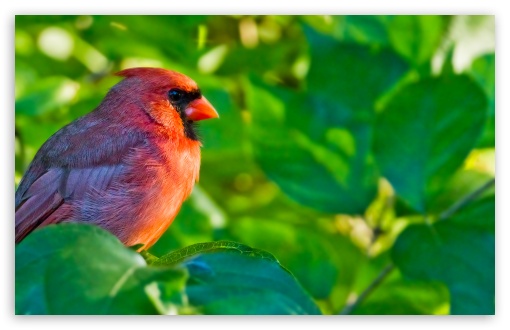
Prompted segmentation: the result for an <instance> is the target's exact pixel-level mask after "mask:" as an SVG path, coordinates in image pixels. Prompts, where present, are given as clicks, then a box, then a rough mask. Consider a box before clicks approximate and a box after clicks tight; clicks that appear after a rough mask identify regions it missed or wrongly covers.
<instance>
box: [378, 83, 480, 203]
mask: <svg viewBox="0 0 510 330" xmlns="http://www.w3.org/2000/svg"><path fill="white" fill-rule="evenodd" d="M485 116H486V99H485V96H484V94H483V92H482V91H481V89H480V88H479V87H478V86H477V85H476V84H475V83H474V82H473V81H472V80H471V79H469V78H468V77H467V76H448V77H440V78H429V79H426V80H423V81H420V82H417V83H414V84H411V85H408V86H405V87H404V88H402V89H401V90H400V91H399V92H398V93H397V94H396V95H394V97H393V98H392V99H391V100H390V101H389V103H388V104H387V106H386V108H385V110H384V111H382V112H381V113H379V114H378V118H377V122H376V127H375V134H374V152H375V156H376V160H377V163H378V165H379V167H380V169H381V171H382V174H383V175H384V176H385V177H386V178H387V179H388V180H389V181H390V183H391V184H392V186H393V187H394V188H395V190H396V192H397V194H398V195H399V196H400V197H401V198H402V199H403V200H405V201H406V202H407V203H408V204H409V205H410V206H411V207H413V208H414V209H416V210H417V211H420V212H425V211H426V210H428V208H429V201H430V199H431V198H432V197H433V196H434V195H435V194H437V193H438V192H440V191H441V189H442V188H443V186H444V182H445V181H446V180H447V179H448V177H449V176H450V175H452V174H453V173H454V172H455V170H456V169H457V168H458V167H459V166H460V165H461V164H462V162H463V161H464V158H465V157H466V156H467V155H468V153H469V151H470V150H471V149H472V148H473V147H474V146H475V144H476V142H477V140H478V138H479V136H480V134H481V131H482V128H483V122H484V120H485Z"/></svg>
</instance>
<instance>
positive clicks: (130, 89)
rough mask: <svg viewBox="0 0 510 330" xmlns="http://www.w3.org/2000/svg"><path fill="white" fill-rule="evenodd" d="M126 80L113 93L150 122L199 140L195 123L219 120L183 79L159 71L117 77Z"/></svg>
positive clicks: (140, 70)
mask: <svg viewBox="0 0 510 330" xmlns="http://www.w3.org/2000/svg"><path fill="white" fill-rule="evenodd" d="M116 75H117V76H121V77H124V78H125V79H124V80H123V81H122V82H120V83H119V84H117V85H116V86H115V87H114V88H113V89H112V91H114V92H115V93H116V94H117V95H118V94H119V92H120V93H121V95H123V96H124V97H127V98H129V100H130V103H135V104H136V105H138V106H139V107H141V108H142V109H143V111H145V112H146V113H147V115H148V116H150V117H151V118H152V120H154V121H156V122H157V123H158V124H160V125H162V126H165V127H167V128H169V129H171V130H175V129H177V130H179V131H180V132H183V133H184V134H185V136H186V137H187V138H190V139H192V140H198V137H197V135H196V132H195V130H194V125H193V124H194V122H195V121H199V120H204V119H209V118H218V117H219V116H218V113H217V112H216V110H215V109H214V107H213V106H212V105H211V103H209V101H208V100H207V99H206V98H205V97H204V96H203V95H202V93H201V91H200V89H199V88H198V86H197V84H196V83H195V82H194V81H193V80H191V79H190V78H189V77H187V76H186V75H184V74H182V73H179V72H175V71H171V70H165V69H161V68H131V69H126V70H122V71H120V72H117V73H116Z"/></svg>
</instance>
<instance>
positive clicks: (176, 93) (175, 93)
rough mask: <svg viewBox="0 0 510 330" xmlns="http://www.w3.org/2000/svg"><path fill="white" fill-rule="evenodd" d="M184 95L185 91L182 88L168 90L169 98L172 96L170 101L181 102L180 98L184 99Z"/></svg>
mask: <svg viewBox="0 0 510 330" xmlns="http://www.w3.org/2000/svg"><path fill="white" fill-rule="evenodd" d="M183 96H184V92H183V91H181V90H180V89H171V90H170V91H169V92H168V98H170V101H173V102H179V101H180V100H182V97H183Z"/></svg>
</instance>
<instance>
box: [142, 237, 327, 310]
mask: <svg viewBox="0 0 510 330" xmlns="http://www.w3.org/2000/svg"><path fill="white" fill-rule="evenodd" d="M176 263H179V264H180V265H181V266H184V267H186V268H187V270H188V272H189V279H188V282H187V286H186V293H187V295H188V298H189V303H190V305H191V306H193V307H195V308H198V310H199V311H201V312H202V313H204V314H320V311H319V309H318V308H317V306H316V305H315V304H314V302H313V300H312V299H311V298H310V297H309V296H308V294H307V293H306V292H305V291H304V290H303V289H302V288H301V286H300V285H299V283H298V282H297V281H296V279H295V278H294V276H292V274H290V273H289V272H288V271H287V270H286V269H285V268H283V267H282V266H281V265H280V263H279V262H278V261H277V260H276V259H275V258H274V257H273V256H272V255H271V254H270V253H268V252H265V251H262V250H258V249H253V248H250V247H248V246H246V245H243V244H239V243H236V242H229V241H218V242H211V243H200V244H195V245H191V246H188V247H186V248H183V249H180V250H177V251H174V252H172V253H170V254H168V255H166V256H163V257H161V258H160V259H159V260H157V261H156V262H154V263H152V265H154V266H158V265H174V264H176Z"/></svg>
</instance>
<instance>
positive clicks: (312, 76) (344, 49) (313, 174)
mask: <svg viewBox="0 0 510 330" xmlns="http://www.w3.org/2000/svg"><path fill="white" fill-rule="evenodd" d="M305 32H306V33H307V35H308V39H309V41H310V44H311V48H312V63H311V67H310V72H309V74H308V77H307V84H308V89H309V93H307V94H305V93H298V92H293V91H290V90H287V89H283V88H277V87H274V86H267V85H265V84H263V83H260V82H258V81H255V80H253V81H252V82H251V83H250V84H248V85H247V87H246V102H247V105H248V107H249V109H250V110H251V112H252V119H253V125H252V130H251V134H252V135H251V136H252V139H253V141H254V146H255V150H254V151H255V156H256V159H257V161H258V162H259V164H260V165H261V166H262V169H263V170H264V171H265V172H266V174H267V175H268V177H269V178H270V179H272V180H273V181H275V182H276V183H277V184H278V185H279V186H280V187H281V189H282V190H283V191H284V192H285V193H286V194H288V195H289V197H291V198H292V199H294V200H295V201H297V202H299V203H301V204H304V205H307V206H310V207H314V208H316V209H320V210H322V211H326V212H341V213H361V212H363V211H364V209H365V208H366V207H367V205H368V204H369V203H370V201H371V200H372V198H373V197H374V195H375V191H376V183H377V173H376V172H375V167H374V163H373V159H372V156H371V154H370V143H371V127H372V119H373V109H374V103H375V101H376V99H377V98H378V97H380V96H381V95H382V93H384V92H385V91H387V90H388V89H390V88H391V87H392V86H393V85H394V84H395V83H396V82H397V80H398V79H399V78H400V77H401V76H402V74H403V73H404V72H405V70H406V68H407V67H406V64H405V63H404V62H403V61H402V60H401V59H400V58H398V57H397V56H396V55H395V54H393V53H392V52H391V51H388V50H382V51H373V50H371V49H369V48H367V47H362V46H357V45H342V44H340V43H338V42H337V41H335V40H334V39H332V38H330V37H327V36H324V35H319V34H317V33H316V32H314V31H313V30H311V29H306V30H305ZM345 77H349V78H348V79H346V78H345ZM268 127H271V129H268Z"/></svg>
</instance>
